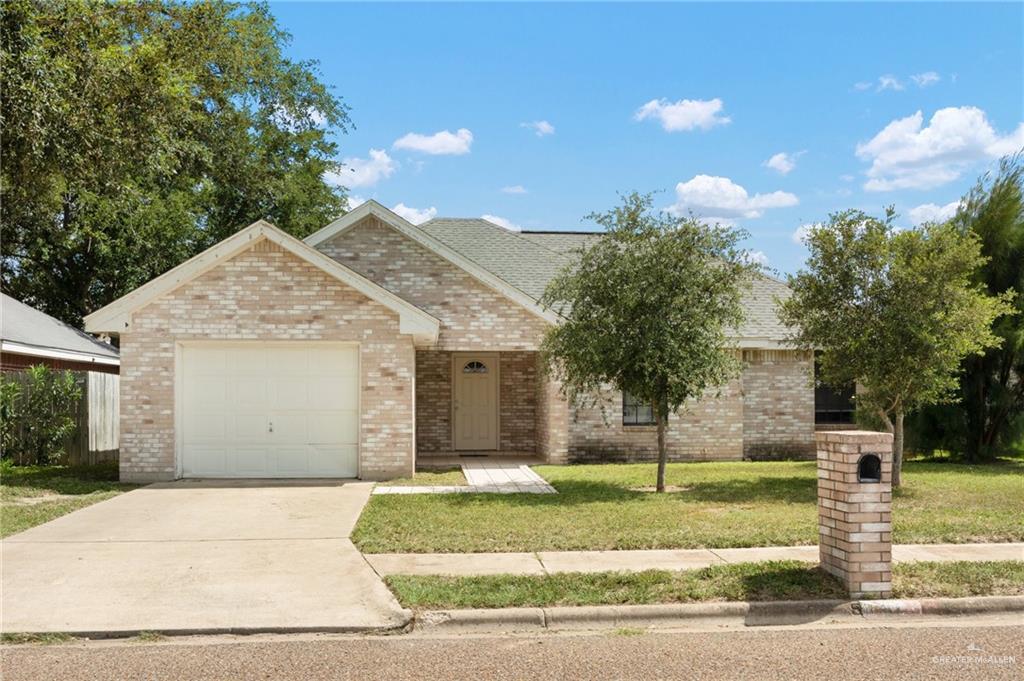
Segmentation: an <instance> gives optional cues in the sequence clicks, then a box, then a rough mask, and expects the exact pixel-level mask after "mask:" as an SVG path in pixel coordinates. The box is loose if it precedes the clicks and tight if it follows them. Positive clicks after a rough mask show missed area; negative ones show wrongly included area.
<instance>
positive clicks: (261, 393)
mask: <svg viewBox="0 0 1024 681" xmlns="http://www.w3.org/2000/svg"><path fill="white" fill-rule="evenodd" d="M224 380H225V382H227V383H229V384H230V390H229V391H228V395H229V399H230V400H231V401H232V403H234V404H237V405H240V406H246V407H251V408H256V409H262V410H266V407H267V405H268V404H269V403H270V400H269V395H268V394H267V393H268V392H269V391H268V387H267V377H266V376H226V377H225V378H224Z"/></svg>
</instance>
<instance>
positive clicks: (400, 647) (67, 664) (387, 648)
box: [0, 620, 1024, 681]
mask: <svg viewBox="0 0 1024 681" xmlns="http://www.w3.org/2000/svg"><path fill="white" fill-rule="evenodd" d="M1022 624H1024V623H1022V622H1019V621H1016V620H1012V621H1009V622H1008V623H1001V624H1000V625H999V626H971V625H966V624H965V623H964V621H961V620H954V621H952V622H947V623H945V624H939V625H934V626H926V627H925V626H917V627H913V628H903V627H877V626H876V627H862V628H818V629H809V628H803V627H801V628H773V629H756V630H752V629H742V630H729V631H688V632H675V633H640V632H636V631H629V630H622V631H617V632H607V633H601V634H585V635H580V634H575V635H564V634H551V635H544V636H481V637H444V638H439V637H428V636H418V635H415V634H414V635H405V636H401V635H393V636H341V635H323V636H310V635H306V636H290V637H288V636H279V637H269V636H254V637H249V638H232V637H206V638H199V639H168V640H166V641H163V642H157V643H140V642H90V643H71V644H59V645H49V646H46V645H39V644H32V645H18V646H10V645H8V646H3V647H2V648H0V665H2V672H3V674H2V675H3V678H4V679H5V681H22V680H27V679H62V680H64V681H74V680H77V679H146V680H147V681H148V680H153V681H158V680H161V679H196V680H201V679H218V680H224V679H303V680H307V681H312V680H317V679H391V680H401V679H418V680H420V679H587V680H589V679H674V678H679V679H683V678H685V679H780V680H782V679H784V680H786V681H790V680H794V679H816V680H817V679H828V680H829V681H837V680H841V679H857V680H858V681H861V680H864V679H892V680H899V679H913V680H914V681H919V680H922V679H955V680H957V681H963V680H964V679H972V680H973V679H1021V678H1024V628H1022V626H1021V625H1022Z"/></svg>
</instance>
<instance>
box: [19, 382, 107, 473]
mask: <svg viewBox="0 0 1024 681" xmlns="http://www.w3.org/2000/svg"><path fill="white" fill-rule="evenodd" d="M71 373H72V374H74V376H75V380H76V381H77V382H78V385H79V386H80V387H81V389H82V397H81V399H79V400H78V404H77V405H75V413H74V417H75V424H76V426H77V427H76V428H75V432H74V433H73V434H72V435H71V437H69V438H68V440H67V444H66V445H65V448H64V456H63V457H61V463H63V464H67V465H72V466H75V465H80V464H95V463H101V462H103V461H117V454H118V449H119V447H120V441H119V438H120V435H119V431H120V421H119V418H120V413H121V399H120V379H121V377H120V376H118V375H117V374H107V373H102V372H99V371H72V372H71ZM4 375H5V376H6V377H7V378H8V379H13V380H15V381H17V382H19V383H21V384H22V386H23V387H24V385H25V384H26V383H27V377H26V375H25V373H24V372H21V371H5V372H4ZM15 437H17V435H15Z"/></svg>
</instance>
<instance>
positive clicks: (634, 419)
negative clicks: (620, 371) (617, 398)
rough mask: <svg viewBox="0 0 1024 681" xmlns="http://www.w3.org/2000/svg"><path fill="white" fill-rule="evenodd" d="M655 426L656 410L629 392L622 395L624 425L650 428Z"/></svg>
mask: <svg viewBox="0 0 1024 681" xmlns="http://www.w3.org/2000/svg"><path fill="white" fill-rule="evenodd" d="M653 424H654V409H653V408H652V407H651V405H650V404H645V403H643V402H640V401H639V400H638V399H637V398H635V397H633V396H632V395H630V394H629V393H627V392H624V393H622V425H624V426H650V425H653Z"/></svg>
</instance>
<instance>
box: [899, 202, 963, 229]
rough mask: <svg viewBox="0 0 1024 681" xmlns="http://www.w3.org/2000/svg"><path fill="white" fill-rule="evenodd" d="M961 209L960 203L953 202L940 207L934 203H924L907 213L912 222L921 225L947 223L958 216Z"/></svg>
mask: <svg viewBox="0 0 1024 681" xmlns="http://www.w3.org/2000/svg"><path fill="white" fill-rule="evenodd" d="M959 207H960V202H959V201H952V202H950V203H947V204H946V205H945V206H939V205H937V204H934V203H924V204H921V205H920V206H916V207H914V208H911V209H910V210H909V211H907V215H909V216H910V221H911V222H912V223H913V224H915V225H920V224H923V223H925V222H945V221H946V220H948V219H950V218H951V217H953V216H954V215H956V211H957V209H958V208H959Z"/></svg>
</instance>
